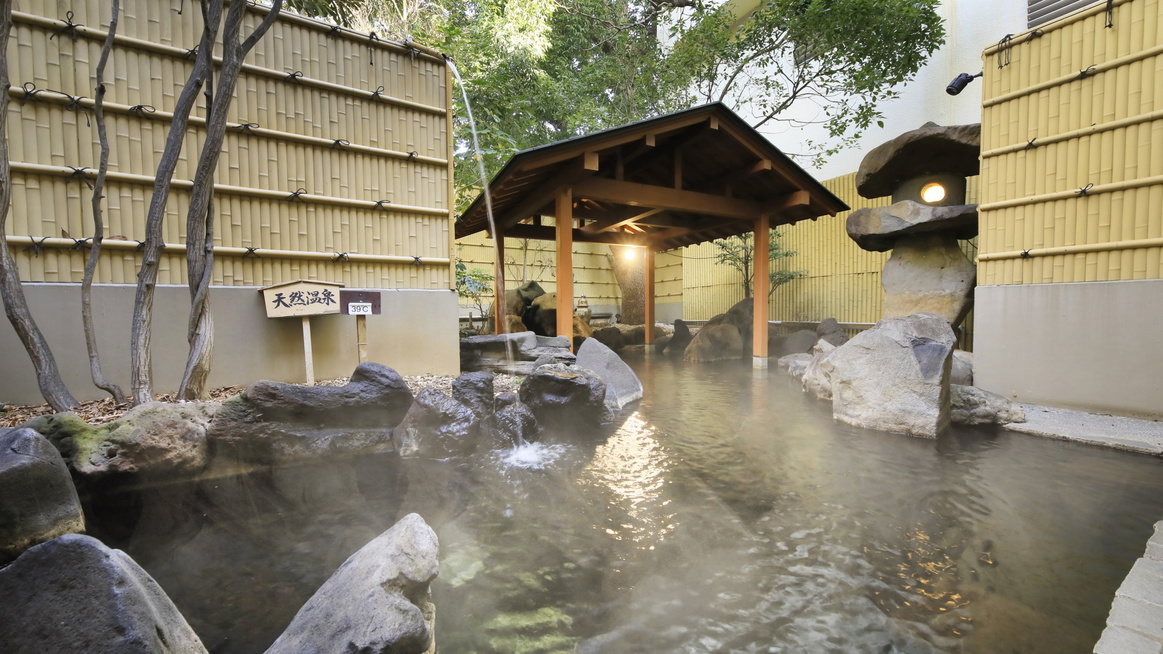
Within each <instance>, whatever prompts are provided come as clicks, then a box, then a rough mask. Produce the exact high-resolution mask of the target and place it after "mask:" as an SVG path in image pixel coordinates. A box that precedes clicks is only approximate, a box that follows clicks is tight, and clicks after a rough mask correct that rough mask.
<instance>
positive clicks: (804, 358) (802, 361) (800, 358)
mask: <svg viewBox="0 0 1163 654" xmlns="http://www.w3.org/2000/svg"><path fill="white" fill-rule="evenodd" d="M812 358H813V356H812V355H811V354H808V353H806V352H797V353H795V354H787V355H784V356H782V357H780V358H779V359H778V360H776V363H775V365H776V367H778V368H783V369H784V370H787V374H789V375H791V376H792V378H793V379H799V380H802V379H803V378H804V373H805V372H807V370H808V364H809V363H811V362H812Z"/></svg>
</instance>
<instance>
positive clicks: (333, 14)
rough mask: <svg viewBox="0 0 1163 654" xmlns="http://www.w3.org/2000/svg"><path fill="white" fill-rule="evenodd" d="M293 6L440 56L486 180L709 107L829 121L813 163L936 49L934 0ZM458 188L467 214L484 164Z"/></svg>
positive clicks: (467, 150) (872, 117) (461, 144)
mask: <svg viewBox="0 0 1163 654" xmlns="http://www.w3.org/2000/svg"><path fill="white" fill-rule="evenodd" d="M291 4H292V6H295V7H296V8H297V9H299V10H301V11H304V12H305V13H311V14H315V15H323V16H326V17H329V18H331V19H332V20H336V21H338V22H342V23H345V24H348V25H351V26H353V27H357V28H361V29H367V30H373V31H376V32H377V34H379V35H380V36H381V37H385V36H386V37H392V38H396V39H400V40H409V39H410V40H415V41H416V42H418V43H423V44H425V45H428V46H430V47H434V48H436V49H438V50H440V51H442V52H444V53H446V54H447V55H448V56H449V57H450V58H451V59H452V60H453V62H454V63H455V65H456V66H457V67H458V69H459V72H460V74H461V76H462V77H463V78H464V82H465V85H466V87H467V90H468V95H469V98H470V101H471V102H472V108H473V113H474V114H475V117H476V121H477V129H478V133H479V136H480V142H481V149H482V155H481V156H482V157H483V159H484V162H485V168H486V170H487V172H488V174H490V175H491V174H493V173H495V172H496V171H497V170H499V168H500V167H501V166H502V165H503V164H504V163H505V162H506V161H507V160H508V159H509V157H510V156H511V155H512V154H513V153H514V152H516V151H518V150H521V149H524V148H528V147H532V146H536V145H541V144H544V143H549V142H552V141H556V140H560V139H563V138H568V137H571V136H577V135H580V134H585V133H588V132H591V131H593V130H597V129H603V128H607V127H614V126H617V125H621V124H623V123H626V122H630V121H634V120H641V119H643V118H649V117H651V116H656V115H660V114H664V113H668V112H671V111H676V110H679V109H683V108H687V107H690V106H694V105H696V104H701V103H704V102H710V101H722V102H724V103H726V104H728V106H730V107H732V108H733V109H735V110H736V111H738V112H739V113H740V114H741V115H744V116H751V117H753V124H754V125H755V126H756V127H758V128H760V129H761V130H763V129H764V128H772V127H774V126H775V125H777V124H779V123H785V124H788V125H791V126H793V127H794V126H803V125H805V124H809V123H820V124H822V125H823V126H824V127H825V128H826V133H827V134H828V138H826V139H824V140H823V141H821V142H819V143H814V144H812V145H811V150H810V151H809V152H805V153H792V154H797V155H799V156H800V157H801V158H803V160H805V161H807V162H810V163H815V164H818V163H821V162H822V161H823V160H824V159H825V158H826V157H828V156H829V155H831V154H833V153H835V152H836V151H837V150H839V149H840V148H843V147H844V146H846V145H848V144H850V143H852V142H853V141H854V140H855V139H856V138H858V137H859V135H860V132H861V130H863V129H866V128H867V127H869V126H870V125H871V124H873V123H874V122H875V121H878V120H879V119H880V117H881V114H880V112H879V109H878V107H879V106H880V103H882V102H883V101H884V100H886V99H889V98H892V97H894V96H895V95H896V94H895V92H894V91H893V90H892V87H893V86H894V85H897V84H899V83H901V82H903V81H905V80H908V79H909V78H911V77H912V75H914V74H915V73H916V71H917V70H918V69H919V68H920V67H921V65H922V64H923V63H924V61H925V59H926V58H927V57H928V56H929V55H930V54H931V53H933V52H934V51H935V50H936V49H937V48H938V47H940V45H941V44H942V43H943V40H944V28H943V27H942V24H941V19H940V17H939V16H938V15H937V11H936V9H937V6H938V4H939V0H758V2H756V1H755V0H751V1H750V2H749V1H748V0H738V1H737V2H735V3H730V4H722V3H720V2H713V1H710V0H340V1H339V2H322V1H321V0H299V1H298V2H292V3H291ZM732 6H738V7H739V8H740V9H739V12H740V13H743V14H745V15H743V16H742V17H740V16H737V15H736V13H735V12H736V10H735V9H733V8H732ZM750 7H753V9H751V10H750V11H744V10H747V9H748V8H750ZM457 100H458V102H459V97H458V98H457ZM457 115H458V117H460V118H461V119H462V120H463V119H464V117H466V116H467V112H466V111H465V110H464V108H463V107H458V108H457ZM457 138H458V148H457V151H458V152H457V156H458V157H459V158H461V159H462V160H465V161H469V160H471V159H472V156H473V155H472V153H471V147H470V140H469V138H470V137H469V134H468V130H467V129H462V130H459V132H458V135H457ZM457 176H458V184H459V186H460V188H461V189H462V194H461V198H460V200H461V205H462V207H463V206H464V205H465V204H466V203H467V201H470V200H471V199H472V197H474V196H475V195H476V193H477V189H478V188H479V185H480V180H479V179H478V173H477V167H476V166H473V165H461V166H460V167H459V168H458V171H457Z"/></svg>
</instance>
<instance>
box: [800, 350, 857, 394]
mask: <svg viewBox="0 0 1163 654" xmlns="http://www.w3.org/2000/svg"><path fill="white" fill-rule="evenodd" d="M849 342H851V341H849ZM833 351H835V350H833ZM828 354H831V352H829V353H827V354H813V355H812V358H811V360H809V361H808V362H807V363H805V364H804V374H803V375H802V376H801V377H800V381H801V382H802V383H803V386H804V392H805V393H811V394H812V395H815V396H816V397H817V398H818V399H821V400H827V401H831V400H832V366H831V365H828V364H827V363H826V360H827V358H828Z"/></svg>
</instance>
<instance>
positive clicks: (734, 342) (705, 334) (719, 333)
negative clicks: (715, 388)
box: [683, 322, 743, 361]
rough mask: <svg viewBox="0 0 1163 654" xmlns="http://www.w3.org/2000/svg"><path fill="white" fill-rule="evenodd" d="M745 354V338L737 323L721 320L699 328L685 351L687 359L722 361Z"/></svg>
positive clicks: (684, 357) (684, 355)
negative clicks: (740, 333)
mask: <svg viewBox="0 0 1163 654" xmlns="http://www.w3.org/2000/svg"><path fill="white" fill-rule="evenodd" d="M742 356H743V338H742V337H741V336H740V335H739V329H738V328H736V327H735V325H730V324H727V323H725V322H720V323H718V324H715V325H706V326H704V327H703V328H702V329H700V330H699V332H698V333H697V334H695V337H694V339H693V340H691V343H690V345H688V346H687V347H686V350H684V351H683V359H685V360H687V361H722V360H725V359H739V358H741V357H742Z"/></svg>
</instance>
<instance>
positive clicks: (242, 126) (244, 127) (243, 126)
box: [234, 123, 258, 134]
mask: <svg viewBox="0 0 1163 654" xmlns="http://www.w3.org/2000/svg"><path fill="white" fill-rule="evenodd" d="M257 127H258V123H239V124H237V125H235V126H234V128H235V129H237V130H239V131H242V132H246V133H247V134H254V132H253V131H251V130H253V129H255V128H257Z"/></svg>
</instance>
